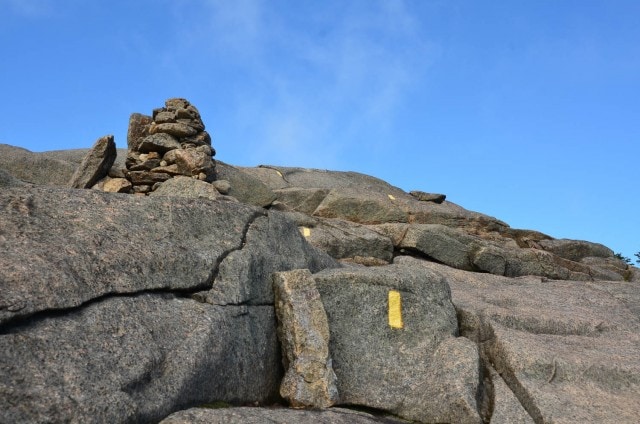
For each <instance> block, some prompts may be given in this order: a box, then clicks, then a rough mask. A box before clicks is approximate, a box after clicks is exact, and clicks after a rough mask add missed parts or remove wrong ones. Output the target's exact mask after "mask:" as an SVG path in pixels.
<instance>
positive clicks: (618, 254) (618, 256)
mask: <svg viewBox="0 0 640 424" xmlns="http://www.w3.org/2000/svg"><path fill="white" fill-rule="evenodd" d="M613 256H615V257H616V258H618V259H620V260H621V261H624V262H625V263H627V264H630V263H631V259H629V258H627V257H626V256H622V253H616V254H615V255H613Z"/></svg>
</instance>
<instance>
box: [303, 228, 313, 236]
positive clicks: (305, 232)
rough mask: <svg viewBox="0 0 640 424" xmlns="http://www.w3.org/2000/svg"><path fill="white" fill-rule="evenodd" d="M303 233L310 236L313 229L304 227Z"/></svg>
mask: <svg viewBox="0 0 640 424" xmlns="http://www.w3.org/2000/svg"><path fill="white" fill-rule="evenodd" d="M302 235H303V236H305V237H309V236H310V235H311V229H310V228H307V227H302Z"/></svg>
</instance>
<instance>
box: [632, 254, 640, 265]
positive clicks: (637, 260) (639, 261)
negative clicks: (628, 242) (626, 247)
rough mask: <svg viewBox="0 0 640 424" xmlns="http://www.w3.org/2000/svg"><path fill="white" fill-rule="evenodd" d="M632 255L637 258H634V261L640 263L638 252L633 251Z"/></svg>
mask: <svg viewBox="0 0 640 424" xmlns="http://www.w3.org/2000/svg"><path fill="white" fill-rule="evenodd" d="M633 256H635V257H636V258H637V259H636V263H637V264H640V252H637V253H634V254H633Z"/></svg>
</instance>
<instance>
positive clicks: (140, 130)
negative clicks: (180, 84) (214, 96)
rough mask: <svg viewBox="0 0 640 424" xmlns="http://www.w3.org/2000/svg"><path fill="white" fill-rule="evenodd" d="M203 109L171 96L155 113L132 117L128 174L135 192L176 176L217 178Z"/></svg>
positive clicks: (136, 114)
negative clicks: (202, 115) (201, 113)
mask: <svg viewBox="0 0 640 424" xmlns="http://www.w3.org/2000/svg"><path fill="white" fill-rule="evenodd" d="M204 129H205V126H204V123H203V122H202V119H201V117H200V112H199V111H198V109H196V107H195V106H193V105H192V104H191V103H189V101H187V100H185V99H168V100H167V101H166V102H165V107H163V108H159V109H155V110H154V111H153V116H151V117H150V116H145V115H141V114H139V113H134V114H132V115H131V118H130V119H129V132H128V136H127V145H128V147H129V151H128V153H127V160H126V166H127V169H126V172H125V176H126V178H127V180H129V181H130V182H131V184H132V189H131V190H132V192H133V193H145V194H146V193H149V192H151V191H154V190H157V189H158V187H160V186H161V185H162V183H163V182H165V181H167V180H169V179H171V178H172V177H173V176H176V175H184V176H188V177H191V178H195V179H198V180H200V181H206V182H209V183H210V182H212V181H213V180H215V178H216V168H215V162H214V161H213V159H212V156H214V155H215V153H216V152H215V150H214V149H213V148H212V147H211V136H210V135H209V133H207V132H206V131H205V130H204Z"/></svg>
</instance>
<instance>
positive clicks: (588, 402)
mask: <svg viewBox="0 0 640 424" xmlns="http://www.w3.org/2000/svg"><path fill="white" fill-rule="evenodd" d="M399 262H400V263H401V264H403V265H404V266H407V267H416V266H417V267H421V268H425V269H429V270H431V271H434V272H436V273H438V274H439V275H441V276H442V277H443V278H445V279H446V281H448V282H449V285H450V286H451V290H452V299H453V302H454V303H455V305H456V309H457V311H458V318H459V320H460V330H461V333H462V335H465V336H466V337H468V338H469V339H471V340H474V341H475V342H477V343H478V345H479V346H480V350H481V353H482V355H483V356H484V358H485V361H486V363H491V364H493V365H494V366H495V369H496V371H497V372H498V373H499V375H500V377H501V379H502V380H504V382H505V383H506V385H507V386H508V387H509V388H510V390H511V391H512V392H513V394H514V395H515V397H516V398H517V399H518V400H519V402H520V404H521V405H522V406H523V407H524V409H526V411H527V412H528V414H529V415H530V416H531V417H532V419H533V420H534V421H535V422H554V423H576V422H589V423H619V422H623V423H632V422H634V420H636V419H637V417H638V416H640V405H639V404H638V402H636V400H637V399H640V360H638V355H637V352H638V351H639V350H640V318H639V317H640V315H639V313H640V290H638V285H637V284H631V283H627V282H597V283H596V282H575V281H544V280H542V279H540V278H539V277H532V276H531V277H522V278H518V279H510V278H505V277H498V276H493V275H490V274H479V273H471V272H466V271H460V270H456V269H452V268H450V267H446V266H443V265H439V264H435V263H432V262H426V261H416V260H411V259H407V258H402V259H401V260H399ZM495 380H496V376H495V374H494V381H495ZM494 387H497V389H498V390H503V389H501V387H503V386H502V384H501V381H500V380H498V382H497V383H494ZM499 393H500V392H499V391H498V392H497V394H499ZM494 402H495V404H494V411H498V412H500V413H501V414H506V413H507V412H505V409H513V407H509V406H506V405H505V404H513V402H512V401H511V400H509V399H505V397H503V396H502V395H501V396H500V397H498V396H496V397H495V399H494ZM515 413H517V411H516V412H515ZM510 414H512V413H510ZM514 421H515V420H514ZM509 422H511V421H509ZM515 422H517V421H515Z"/></svg>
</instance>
